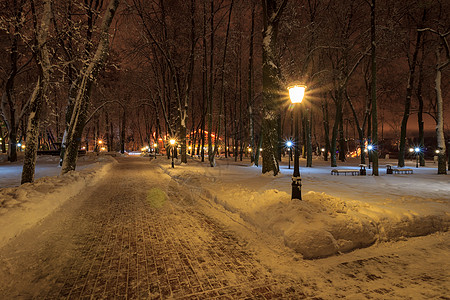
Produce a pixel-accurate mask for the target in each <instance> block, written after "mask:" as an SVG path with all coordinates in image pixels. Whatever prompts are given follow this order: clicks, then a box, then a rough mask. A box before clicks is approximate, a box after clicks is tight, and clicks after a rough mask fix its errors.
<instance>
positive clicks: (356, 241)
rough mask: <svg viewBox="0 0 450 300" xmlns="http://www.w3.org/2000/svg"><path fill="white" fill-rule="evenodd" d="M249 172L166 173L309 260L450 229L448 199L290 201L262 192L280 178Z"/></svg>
mask: <svg viewBox="0 0 450 300" xmlns="http://www.w3.org/2000/svg"><path fill="white" fill-rule="evenodd" d="M207 168H208V169H207ZM188 169H189V171H187V170H188ZM250 169H252V168H242V166H230V165H228V166H227V167H226V168H225V169H221V168H220V167H217V168H209V167H206V165H204V166H201V165H200V166H197V167H193V165H192V164H190V165H189V166H186V169H185V168H184V167H183V166H179V167H177V168H175V169H166V171H167V173H168V174H169V175H171V176H172V178H174V179H175V180H177V179H178V180H177V181H178V182H179V183H181V184H183V185H186V186H188V187H190V189H191V191H194V190H199V189H201V190H202V191H201V192H199V194H198V195H199V196H202V198H209V199H210V200H213V201H214V202H215V203H217V204H219V205H220V206H222V207H224V208H225V209H226V210H227V211H229V212H231V213H233V214H237V215H238V216H239V217H240V218H241V219H242V220H244V221H245V222H247V223H250V224H252V225H253V226H255V227H256V228H258V229H259V230H262V231H264V232H266V233H269V234H271V235H273V236H275V237H279V238H281V239H282V240H283V242H284V244H285V245H286V246H288V247H290V248H292V249H294V250H295V251H296V252H298V253H301V254H302V255H303V257H304V258H320V257H326V256H330V255H335V254H338V253H340V252H349V251H352V250H354V249H357V248H363V247H369V246H371V245H372V244H374V243H376V242H380V241H388V240H399V239H402V238H406V237H413V236H421V235H427V234H430V233H433V232H436V231H447V230H448V228H449V224H450V210H449V206H448V203H446V202H445V201H442V203H436V202H433V201H429V202H428V203H426V202H425V204H423V203H420V204H414V203H409V202H408V201H406V200H405V201H403V202H404V203H403V202H402V201H388V200H386V201H383V202H376V203H374V202H365V201H364V199H361V200H359V199H358V200H356V199H345V200H343V199H341V198H338V197H333V196H330V195H327V194H325V193H318V192H313V191H310V192H307V193H304V194H303V197H302V198H303V199H302V201H299V200H291V195H290V193H289V192H288V191H280V190H278V189H265V188H257V186H259V187H261V186H263V187H265V186H270V182H271V181H272V182H274V183H275V181H277V180H279V178H277V177H278V176H277V177H273V176H271V177H268V176H265V175H258V174H253V176H254V178H256V180H255V181H254V184H253V186H252V185H251V184H249V183H251V181H249V180H245V181H244V179H243V177H245V175H243V172H248V170H250ZM253 170H254V172H253V173H256V172H259V170H258V169H257V168H253ZM181 178H182V179H183V180H182V181H181V180H180V179H181ZM222 178H223V179H222ZM229 178H234V180H230V179H229ZM284 180H285V179H284ZM285 181H286V180H285ZM243 184H245V186H242V185H243ZM273 185H275V184H273ZM287 187H288V188H289V187H290V185H287ZM355 188H357V187H355ZM438 202H439V201H438Z"/></svg>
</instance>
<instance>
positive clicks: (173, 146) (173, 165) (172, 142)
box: [169, 139, 176, 168]
mask: <svg viewBox="0 0 450 300" xmlns="http://www.w3.org/2000/svg"><path fill="white" fill-rule="evenodd" d="M169 142H170V146H171V147H172V168H175V164H174V162H173V157H174V156H175V143H176V141H175V139H170V141H169Z"/></svg>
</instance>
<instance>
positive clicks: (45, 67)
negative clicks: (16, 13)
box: [21, 0, 51, 184]
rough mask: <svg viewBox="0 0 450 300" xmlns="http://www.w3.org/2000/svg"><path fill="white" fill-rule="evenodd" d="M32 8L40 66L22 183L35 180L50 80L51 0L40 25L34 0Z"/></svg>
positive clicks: (27, 135) (33, 98) (27, 136)
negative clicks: (48, 46)
mask: <svg viewBox="0 0 450 300" xmlns="http://www.w3.org/2000/svg"><path fill="white" fill-rule="evenodd" d="M31 10H32V15H33V24H34V31H35V36H36V38H35V51H36V53H35V60H36V64H37V67H38V73H39V75H38V82H37V83H36V87H35V90H34V92H33V94H32V96H31V100H30V102H29V108H30V114H29V117H28V126H27V132H26V141H27V145H26V146H27V147H26V148H25V157H24V162H23V168H22V180H21V184H24V183H27V182H33V180H34V172H35V166H36V156H37V149H38V143H39V124H40V116H41V110H42V104H43V103H44V97H45V95H46V93H47V86H48V82H49V80H50V59H49V53H48V50H47V45H46V44H47V36H48V28H49V25H50V20H51V1H50V0H47V1H44V3H43V13H42V19H41V23H40V25H39V27H38V21H37V13H36V8H35V5H34V1H31Z"/></svg>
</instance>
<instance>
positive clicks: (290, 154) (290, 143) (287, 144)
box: [286, 141, 292, 169]
mask: <svg viewBox="0 0 450 300" xmlns="http://www.w3.org/2000/svg"><path fill="white" fill-rule="evenodd" d="M286 147H287V148H288V149H289V159H288V161H289V166H288V169H290V168H291V158H292V141H287V142H286Z"/></svg>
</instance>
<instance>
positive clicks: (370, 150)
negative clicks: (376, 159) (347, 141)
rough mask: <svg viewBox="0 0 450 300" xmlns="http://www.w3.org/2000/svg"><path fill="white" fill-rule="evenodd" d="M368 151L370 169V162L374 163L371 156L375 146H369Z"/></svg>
mask: <svg viewBox="0 0 450 300" xmlns="http://www.w3.org/2000/svg"><path fill="white" fill-rule="evenodd" d="M367 150H368V151H369V169H370V162H371V161H372V156H371V155H372V150H373V145H368V146H367Z"/></svg>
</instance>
